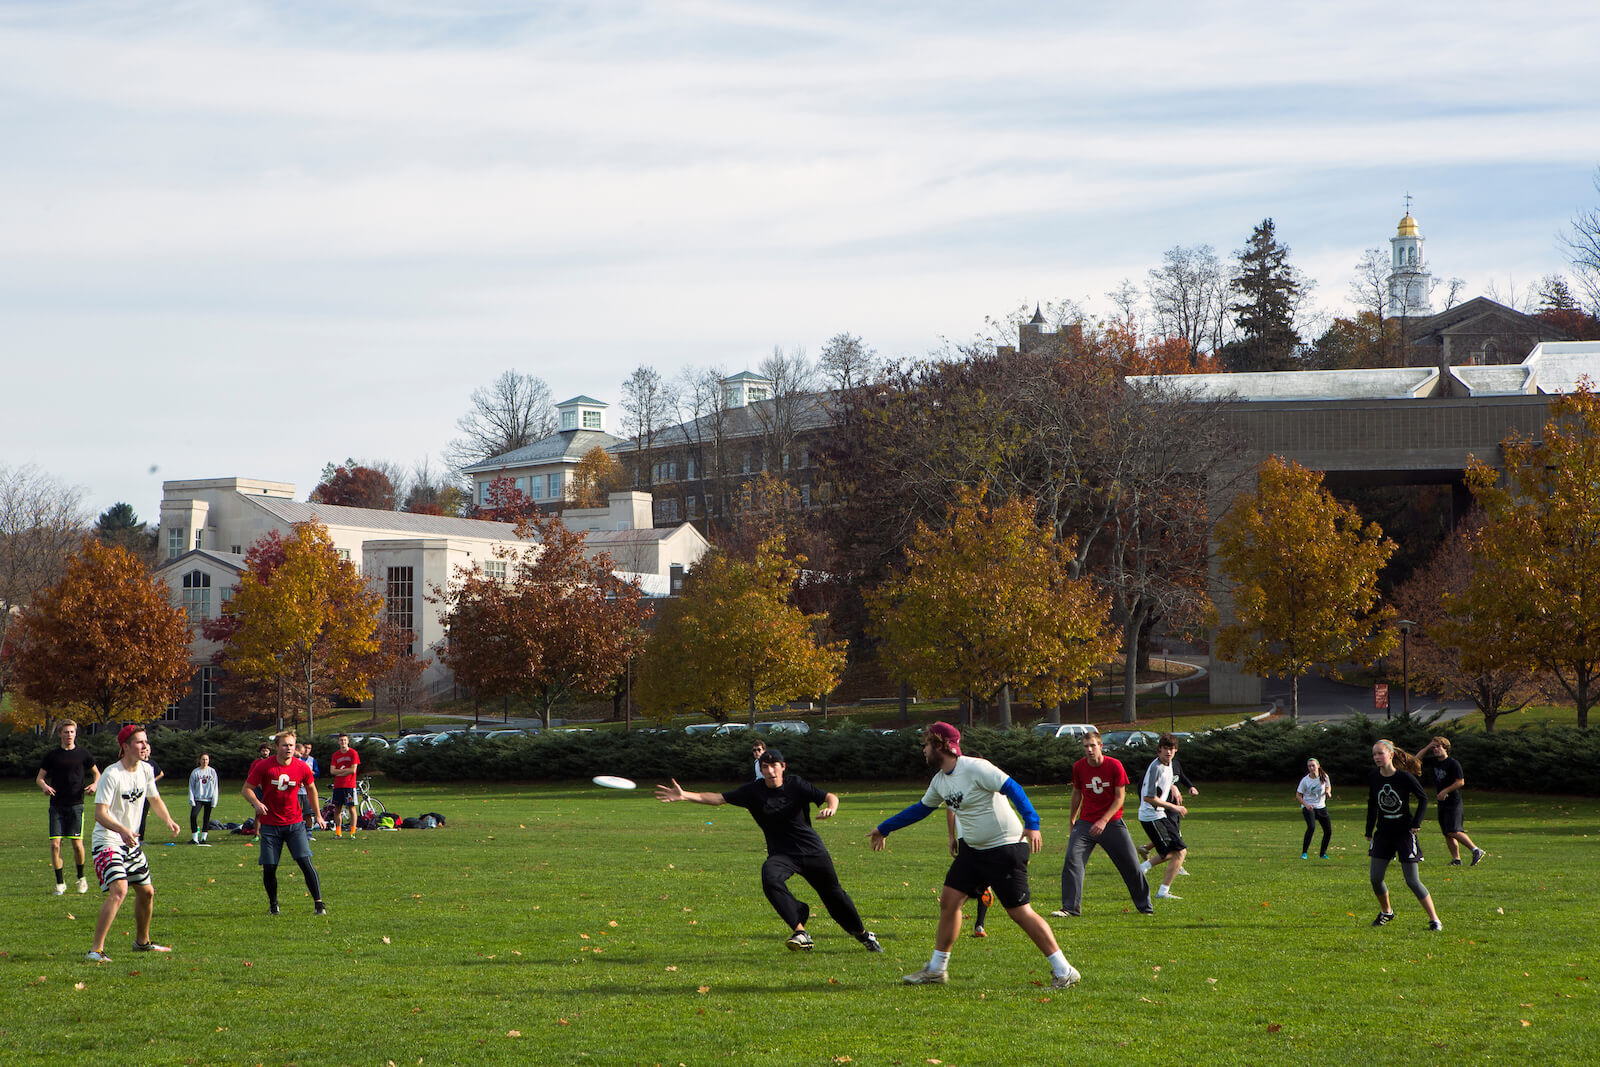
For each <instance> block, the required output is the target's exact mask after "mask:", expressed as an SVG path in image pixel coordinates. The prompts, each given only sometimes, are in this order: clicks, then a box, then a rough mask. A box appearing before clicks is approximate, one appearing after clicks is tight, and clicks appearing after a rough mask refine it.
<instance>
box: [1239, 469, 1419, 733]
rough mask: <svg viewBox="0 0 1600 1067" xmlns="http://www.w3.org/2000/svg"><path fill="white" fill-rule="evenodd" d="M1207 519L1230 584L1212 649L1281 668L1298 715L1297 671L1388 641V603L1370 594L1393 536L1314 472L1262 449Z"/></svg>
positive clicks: (1368, 655) (1369, 658)
mask: <svg viewBox="0 0 1600 1067" xmlns="http://www.w3.org/2000/svg"><path fill="white" fill-rule="evenodd" d="M1256 478H1257V484H1256V489H1255V491H1254V492H1253V493H1244V494H1241V495H1240V496H1239V497H1238V498H1236V499H1235V500H1234V502H1233V505H1232V506H1231V507H1230V508H1229V509H1228V511H1227V513H1226V514H1225V515H1223V517H1222V520H1221V521H1220V522H1219V523H1218V524H1217V529H1216V539H1217V561H1218V567H1219V570H1220V572H1221V574H1222V577H1223V578H1225V579H1226V580H1227V581H1228V582H1230V583H1231V585H1232V597H1233V617H1234V621H1233V622H1231V623H1229V624H1227V625H1225V626H1223V627H1221V628H1220V629H1219V630H1218V632H1217V639H1216V644H1215V649H1216V654H1217V656H1218V657H1219V658H1221V659H1224V660H1227V661H1229V662H1232V663H1237V664H1239V665H1240V666H1241V667H1243V668H1244V669H1245V670H1248V671H1253V672H1255V673H1257V674H1268V675H1273V676H1276V677H1280V678H1288V679H1289V680H1290V682H1291V683H1292V687H1293V688H1292V694H1293V695H1292V698H1291V708H1290V712H1291V714H1292V715H1293V716H1294V717H1295V718H1297V719H1298V718H1299V716H1300V678H1301V676H1302V675H1304V674H1306V673H1307V672H1308V671H1310V670H1311V669H1312V668H1313V667H1315V666H1316V665H1318V664H1323V665H1324V666H1325V668H1326V669H1327V670H1328V673H1329V674H1330V675H1332V676H1333V677H1338V667H1337V665H1338V664H1341V663H1346V662H1356V663H1361V664H1369V663H1372V662H1374V661H1375V660H1376V659H1377V658H1378V657H1380V656H1382V655H1384V654H1386V653H1387V652H1388V651H1389V650H1390V649H1391V648H1393V647H1394V645H1395V642H1396V640H1397V638H1396V637H1395V634H1394V631H1393V629H1392V628H1391V626H1390V622H1391V620H1392V619H1393V618H1394V610H1393V609H1392V608H1388V607H1384V606H1382V605H1381V604H1380V603H1379V593H1378V571H1379V570H1380V569H1382V567H1383V564H1384V562H1385V561H1387V560H1388V558H1389V556H1390V555H1391V554H1392V553H1393V552H1394V543H1393V542H1391V541H1389V540H1388V539H1387V538H1386V537H1384V536H1383V531H1382V530H1380V529H1379V528H1378V527H1377V525H1376V524H1375V523H1365V524H1364V523H1363V522H1362V521H1361V516H1360V515H1359V514H1358V513H1357V512H1356V510H1355V509H1354V508H1352V507H1350V506H1348V505H1346V504H1342V503H1340V502H1339V501H1337V500H1335V499H1334V497H1333V495H1332V494H1331V493H1329V492H1328V491H1327V489H1325V488H1324V487H1323V485H1322V475H1321V473H1320V472H1317V471H1309V470H1306V469H1305V468H1304V467H1302V466H1300V465H1299V464H1298V463H1295V462H1293V461H1292V460H1287V461H1286V460H1283V459H1280V458H1279V457H1277V456H1272V457H1270V458H1268V459H1267V460H1266V462H1264V463H1262V464H1261V466H1260V468H1259V469H1258V470H1257V472H1256Z"/></svg>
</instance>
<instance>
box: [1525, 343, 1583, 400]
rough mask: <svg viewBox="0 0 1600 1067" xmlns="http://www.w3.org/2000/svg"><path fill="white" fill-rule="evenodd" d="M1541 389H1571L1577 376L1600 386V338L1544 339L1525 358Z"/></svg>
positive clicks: (1534, 379) (1576, 380)
mask: <svg viewBox="0 0 1600 1067" xmlns="http://www.w3.org/2000/svg"><path fill="white" fill-rule="evenodd" d="M1522 365H1523V366H1525V367H1528V368H1529V369H1530V370H1531V371H1532V374H1533V384H1534V386H1535V387H1536V388H1537V389H1538V391H1539V392H1541V393H1570V392H1573V391H1575V390H1576V389H1577V388H1578V379H1579V378H1587V379H1588V380H1589V385H1590V386H1591V387H1600V341H1541V342H1540V343H1539V344H1537V345H1534V346H1533V351H1532V352H1529V353H1528V358H1527V359H1525V360H1523V361H1522Z"/></svg>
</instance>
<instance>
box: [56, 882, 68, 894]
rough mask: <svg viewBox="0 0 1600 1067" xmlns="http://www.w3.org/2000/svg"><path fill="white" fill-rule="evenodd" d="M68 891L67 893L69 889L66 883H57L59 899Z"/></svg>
mask: <svg viewBox="0 0 1600 1067" xmlns="http://www.w3.org/2000/svg"><path fill="white" fill-rule="evenodd" d="M66 891H67V887H66V884H65V883H63V882H57V883H56V896H58V897H59V896H60V895H61V894H63V893H65V892H66Z"/></svg>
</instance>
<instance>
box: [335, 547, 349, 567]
mask: <svg viewBox="0 0 1600 1067" xmlns="http://www.w3.org/2000/svg"><path fill="white" fill-rule="evenodd" d="M334 551H335V552H337V553H339V559H340V561H341V562H343V563H349V562H350V550H349V549H348V548H336V549H334Z"/></svg>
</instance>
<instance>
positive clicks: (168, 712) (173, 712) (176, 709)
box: [161, 698, 183, 722]
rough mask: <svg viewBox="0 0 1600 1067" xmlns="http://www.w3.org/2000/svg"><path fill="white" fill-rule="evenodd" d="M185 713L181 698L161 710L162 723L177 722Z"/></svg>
mask: <svg viewBox="0 0 1600 1067" xmlns="http://www.w3.org/2000/svg"><path fill="white" fill-rule="evenodd" d="M182 712H183V700H182V698H179V699H178V700H174V701H173V702H172V703H170V704H168V705H167V706H166V707H164V708H162V709H161V721H162V722H177V721H178V716H179V715H180V714H181V713H182Z"/></svg>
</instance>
